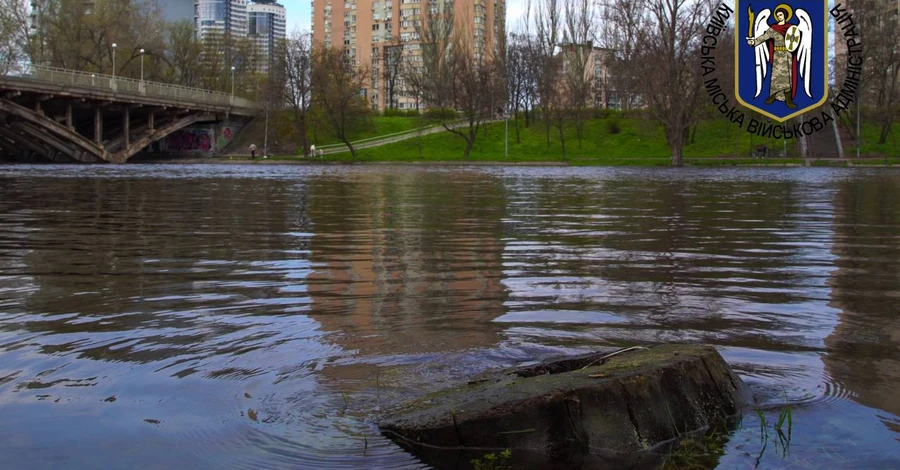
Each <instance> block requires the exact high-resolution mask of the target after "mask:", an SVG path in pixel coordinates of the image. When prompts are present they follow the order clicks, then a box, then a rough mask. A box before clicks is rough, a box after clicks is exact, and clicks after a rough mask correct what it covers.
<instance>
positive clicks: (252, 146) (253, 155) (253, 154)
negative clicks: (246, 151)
mask: <svg viewBox="0 0 900 470" xmlns="http://www.w3.org/2000/svg"><path fill="white" fill-rule="evenodd" d="M250 158H251V159H253V160H256V144H250Z"/></svg>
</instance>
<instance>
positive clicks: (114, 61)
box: [112, 43, 119, 83]
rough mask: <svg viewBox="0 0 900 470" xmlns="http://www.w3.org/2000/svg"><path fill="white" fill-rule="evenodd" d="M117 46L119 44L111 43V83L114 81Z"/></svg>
mask: <svg viewBox="0 0 900 470" xmlns="http://www.w3.org/2000/svg"><path fill="white" fill-rule="evenodd" d="M118 47H119V46H118V45H117V44H116V43H112V49H113V52H112V55H113V58H112V59H113V68H112V81H113V83H115V82H116V48H118Z"/></svg>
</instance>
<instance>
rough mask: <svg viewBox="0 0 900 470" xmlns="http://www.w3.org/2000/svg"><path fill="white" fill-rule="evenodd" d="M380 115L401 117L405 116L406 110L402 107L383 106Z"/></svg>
mask: <svg viewBox="0 0 900 470" xmlns="http://www.w3.org/2000/svg"><path fill="white" fill-rule="evenodd" d="M381 115H382V116H384V117H403V116H406V112H404V111H403V110H402V109H396V108H385V109H384V111H383V112H382V113H381Z"/></svg>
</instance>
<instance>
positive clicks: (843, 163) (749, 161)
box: [141, 155, 900, 168]
mask: <svg viewBox="0 0 900 470" xmlns="http://www.w3.org/2000/svg"><path fill="white" fill-rule="evenodd" d="M141 163H166V164H190V165H197V164H220V165H372V166H378V165H409V166H521V167H564V166H622V167H628V166H633V167H669V166H671V160H669V159H668V158H631V159H586V158H580V159H571V160H567V161H517V160H461V159H460V160H400V161H364V160H357V161H352V160H345V159H319V158H304V157H288V156H274V157H270V158H257V159H255V160H254V159H251V158H250V157H245V156H237V155H232V156H226V157H202V158H198V157H184V158H167V159H160V160H144V161H142V162H141ZM685 166H687V167H737V166H741V167H838V168H840V167H848V168H849V167H895V166H900V158H884V157H880V156H863V157H861V158H844V159H839V158H821V159H816V158H807V159H800V158H728V157H720V158H686V159H685Z"/></svg>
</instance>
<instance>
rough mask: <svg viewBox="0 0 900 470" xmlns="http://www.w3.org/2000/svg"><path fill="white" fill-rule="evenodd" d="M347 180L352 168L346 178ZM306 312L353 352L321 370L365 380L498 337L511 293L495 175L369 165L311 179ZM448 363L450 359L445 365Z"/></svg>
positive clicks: (486, 343) (480, 345) (338, 376)
mask: <svg viewBox="0 0 900 470" xmlns="http://www.w3.org/2000/svg"><path fill="white" fill-rule="evenodd" d="M345 178H347V177H345ZM310 195H311V202H310V217H311V219H312V220H313V221H314V230H315V235H314V237H313V239H312V244H311V250H312V254H311V261H312V263H313V273H312V274H311V275H310V276H309V295H310V297H311V298H312V305H311V310H310V315H311V316H312V317H313V318H314V319H315V320H316V321H318V322H319V323H321V324H322V327H323V329H324V330H325V331H328V332H331V333H332V334H331V335H330V337H329V341H332V342H333V343H335V344H337V345H339V346H340V347H341V348H343V349H344V350H349V351H353V352H354V359H353V360H351V361H348V362H345V363H344V364H343V365H342V366H341V367H330V368H326V369H325V370H324V371H323V373H324V374H325V375H326V376H331V377H333V378H336V379H339V380H340V379H352V380H369V381H370V380H371V378H372V374H373V368H372V367H371V364H372V363H375V364H382V365H391V364H393V365H396V364H398V361H400V362H402V361H411V362H416V361H417V360H418V359H416V358H423V357H428V356H429V355H431V354H449V355H453V354H456V353H464V352H466V351H473V350H478V349H483V348H491V347H493V346H495V345H496V344H497V343H498V342H499V341H500V340H501V339H502V338H501V335H500V332H501V328H500V326H498V325H497V324H496V323H493V322H492V320H493V319H494V318H496V317H498V316H499V315H501V314H502V312H503V304H504V301H505V299H506V294H505V290H504V288H503V284H502V282H501V276H502V262H503V260H502V251H503V244H502V240H501V236H502V218H503V215H504V207H505V204H504V202H503V199H504V193H503V188H502V185H501V184H500V183H499V182H498V181H497V180H496V179H495V178H493V177H491V176H488V175H484V174H479V173H467V172H454V173H453V175H452V177H448V175H447V174H443V173H442V172H432V171H402V172H398V173H387V172H367V173H361V174H358V175H353V176H352V177H349V178H347V179H345V180H344V181H343V182H342V183H341V184H335V182H332V181H317V182H313V183H311V186H310ZM451 366H452V365H451Z"/></svg>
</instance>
